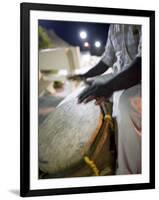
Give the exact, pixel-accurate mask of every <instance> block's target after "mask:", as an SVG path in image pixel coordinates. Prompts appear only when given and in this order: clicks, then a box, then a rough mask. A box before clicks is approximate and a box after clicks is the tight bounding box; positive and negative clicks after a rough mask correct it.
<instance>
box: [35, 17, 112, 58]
mask: <svg viewBox="0 0 159 200" xmlns="http://www.w3.org/2000/svg"><path fill="white" fill-rule="evenodd" d="M39 25H41V26H42V27H43V28H45V29H52V30H54V31H55V33H56V34H57V35H58V36H60V37H61V38H62V39H63V40H65V41H66V42H68V43H69V44H71V45H73V46H80V48H81V50H82V51H83V50H87V49H89V50H90V52H91V53H92V54H97V55H99V54H101V53H102V52H103V51H104V47H105V44H106V40H107V35H108V29H109V24H103V23H92V22H88V23H87V22H73V21H72V22H70V21H69V22H68V21H53V20H39ZM81 30H85V31H86V32H87V39H85V40H84V41H87V42H89V44H90V47H89V48H86V47H84V41H83V40H82V39H81V38H80V36H79V32H80V31H81ZM96 40H99V41H100V42H101V47H100V48H99V49H97V48H95V46H94V42H95V41H96Z"/></svg>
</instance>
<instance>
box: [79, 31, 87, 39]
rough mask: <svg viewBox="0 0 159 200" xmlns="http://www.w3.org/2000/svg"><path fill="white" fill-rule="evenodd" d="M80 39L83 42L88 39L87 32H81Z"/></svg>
mask: <svg viewBox="0 0 159 200" xmlns="http://www.w3.org/2000/svg"><path fill="white" fill-rule="evenodd" d="M80 38H81V39H83V40H84V39H86V38H87V32H86V31H81V32H80Z"/></svg>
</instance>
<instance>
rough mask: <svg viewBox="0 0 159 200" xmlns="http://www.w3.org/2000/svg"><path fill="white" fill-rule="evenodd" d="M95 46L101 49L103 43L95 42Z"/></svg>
mask: <svg viewBox="0 0 159 200" xmlns="http://www.w3.org/2000/svg"><path fill="white" fill-rule="evenodd" d="M94 45H95V47H96V48H100V47H101V42H100V41H98V40H97V41H95V43H94Z"/></svg>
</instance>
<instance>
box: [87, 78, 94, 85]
mask: <svg viewBox="0 0 159 200" xmlns="http://www.w3.org/2000/svg"><path fill="white" fill-rule="evenodd" d="M93 82H94V80H90V79H89V80H88V79H86V80H85V84H87V85H89V86H91V85H92V83H93Z"/></svg>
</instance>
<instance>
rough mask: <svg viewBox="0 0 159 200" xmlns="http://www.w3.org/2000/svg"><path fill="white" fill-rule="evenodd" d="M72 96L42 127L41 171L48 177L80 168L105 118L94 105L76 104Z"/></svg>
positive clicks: (40, 131) (61, 104)
mask: <svg viewBox="0 0 159 200" xmlns="http://www.w3.org/2000/svg"><path fill="white" fill-rule="evenodd" d="M79 92H80V91H78V92H76V93H73V94H71V95H70V96H68V98H66V99H65V100H64V101H63V102H62V103H60V105H59V106H58V107H56V109H55V110H54V111H53V112H51V113H50V114H49V115H48V116H47V117H46V119H45V120H44V121H43V123H42V124H40V125H39V134H38V154H39V155H38V156H39V168H40V170H41V171H42V172H44V173H47V174H60V173H63V172H64V171H67V170H68V171H69V169H71V168H73V167H74V166H77V165H78V164H80V163H81V161H82V160H83V157H84V155H87V153H88V152H89V148H90V146H91V144H92V143H93V141H94V139H95V137H96V135H97V134H98V132H99V129H100V127H101V125H102V120H103V116H102V115H101V110H100V107H99V106H97V105H94V102H90V103H87V104H83V103H82V104H78V103H77V97H76V96H77V94H78V93H79Z"/></svg>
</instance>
